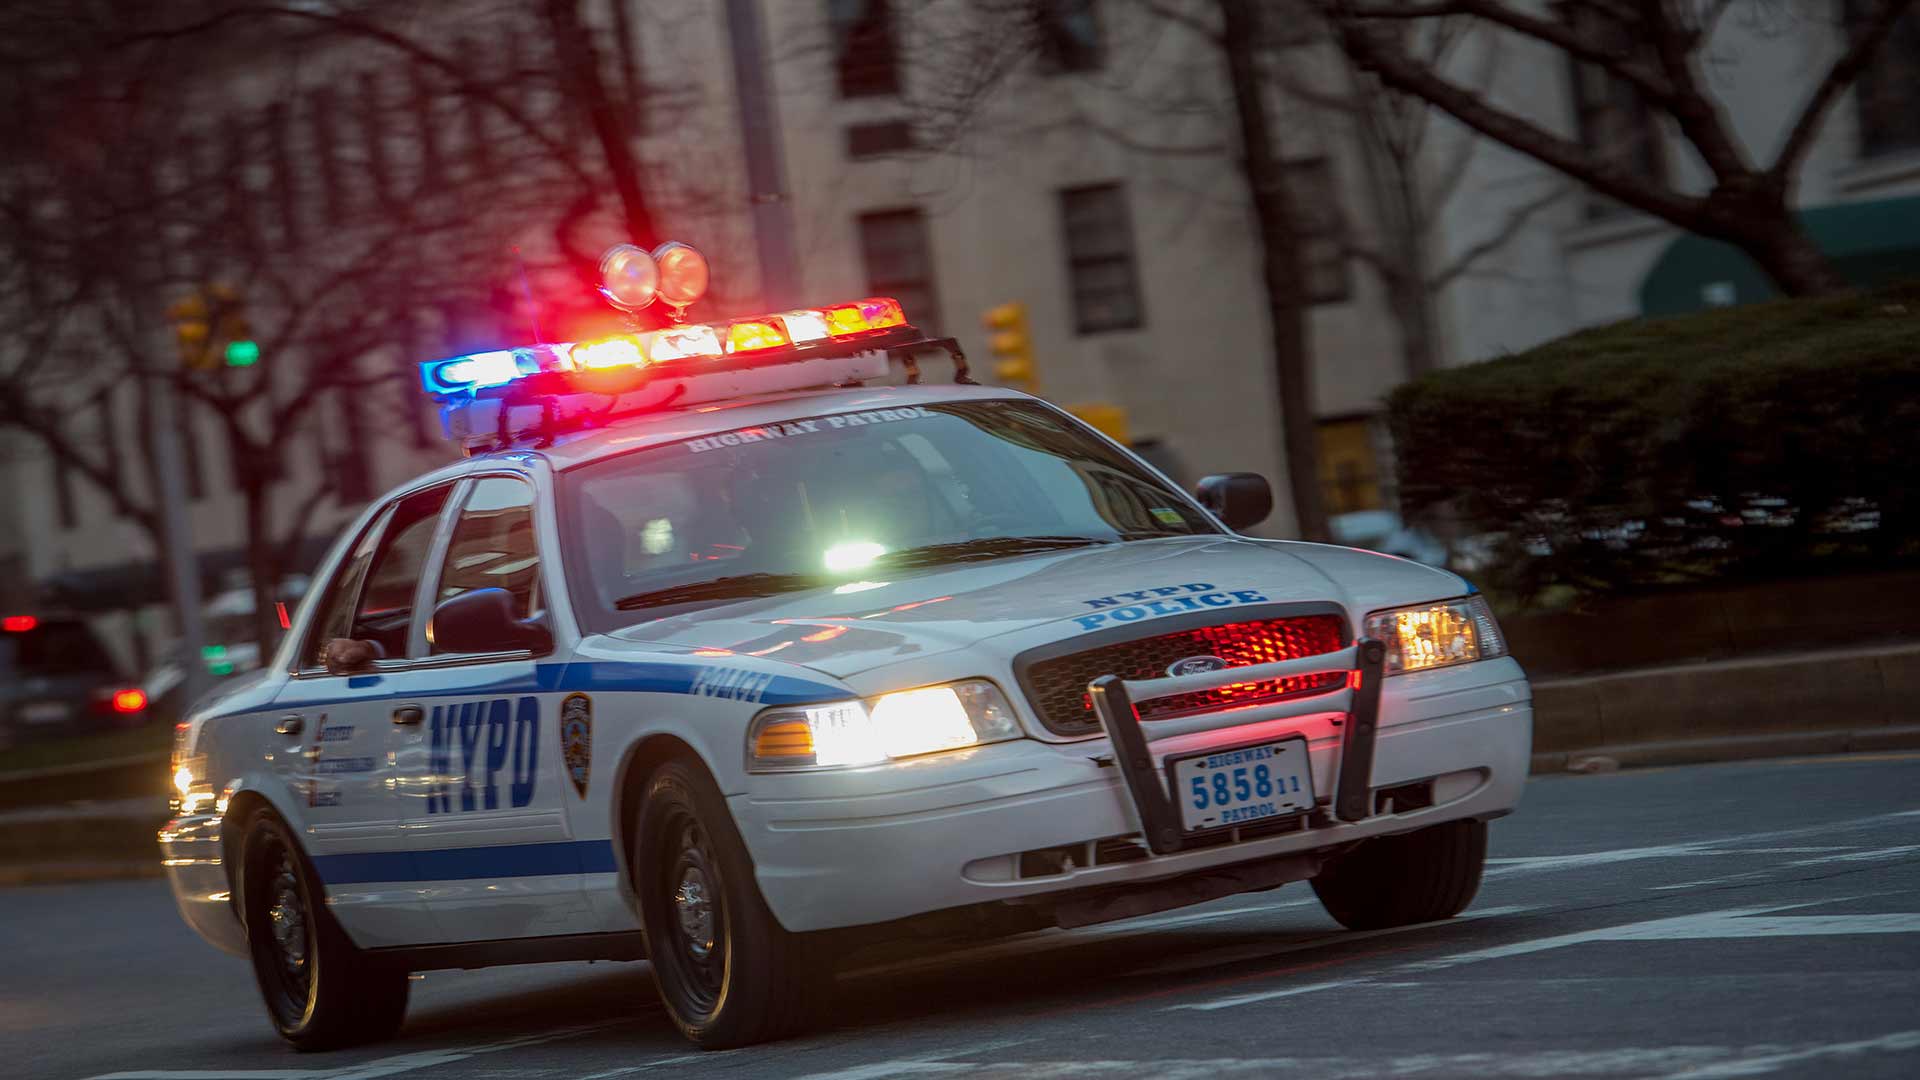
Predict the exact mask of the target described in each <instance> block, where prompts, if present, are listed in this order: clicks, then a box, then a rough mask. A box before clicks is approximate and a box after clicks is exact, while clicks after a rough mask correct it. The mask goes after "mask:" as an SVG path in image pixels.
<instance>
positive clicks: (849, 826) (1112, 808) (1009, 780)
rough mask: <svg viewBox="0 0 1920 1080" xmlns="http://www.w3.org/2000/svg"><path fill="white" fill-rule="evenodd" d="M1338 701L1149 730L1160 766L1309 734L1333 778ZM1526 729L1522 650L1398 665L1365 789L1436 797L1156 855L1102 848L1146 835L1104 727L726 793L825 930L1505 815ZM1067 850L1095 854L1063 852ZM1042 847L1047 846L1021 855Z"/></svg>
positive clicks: (800, 915)
mask: <svg viewBox="0 0 1920 1080" xmlns="http://www.w3.org/2000/svg"><path fill="white" fill-rule="evenodd" d="M1336 719H1340V718H1339V717H1335V716H1333V715H1330V714H1321V715H1309V716H1300V717H1294V718H1288V719H1281V720H1269V721H1264V722H1260V723H1252V724H1243V725H1238V726H1233V727H1222V728H1216V729H1213V730H1210V731H1204V732H1197V733H1193V734H1187V735H1181V736H1178V737H1176V738H1171V739H1166V740H1163V741H1160V742H1156V743H1154V744H1153V745H1152V753H1153V757H1154V759H1155V767H1156V768H1157V767H1158V765H1159V762H1160V759H1161V758H1163V757H1164V755H1165V754H1167V753H1169V752H1186V751H1191V750H1198V749H1205V748H1208V747H1218V746H1229V745H1237V744H1241V743H1248V742H1255V741H1260V740H1265V739H1272V738H1278V737H1281V736H1284V735H1289V734H1300V735H1305V736H1306V737H1307V740H1308V746H1309V753H1310V756H1311V759H1312V769H1313V780H1314V790H1315V791H1316V792H1318V793H1320V794H1321V795H1323V796H1325V795H1330V794H1331V793H1333V792H1334V790H1335V788H1336V783H1335V777H1336V773H1337V771H1338V769H1339V765H1340V746H1341V729H1340V727H1339V725H1337V724H1336V723H1335V720H1336ZM1532 741H1533V711H1532V704H1531V691H1530V690H1529V688H1528V685H1527V681H1526V677H1525V676H1524V674H1523V673H1522V672H1521V670H1520V666H1519V665H1518V664H1517V663H1515V662H1514V661H1513V660H1512V659H1511V658H1501V659H1497V660H1487V661H1482V662H1479V663H1473V664H1463V665H1460V666H1458V667H1453V668H1442V669H1439V670H1436V671H1429V672H1419V673H1415V674H1409V675H1398V676H1394V677H1392V678H1389V679H1386V680H1385V682H1384V685H1383V688H1382V690H1381V698H1380V706H1379V725H1378V729H1377V733H1376V741H1375V748H1374V756H1373V769H1372V777H1371V782H1370V789H1371V790H1370V792H1369V795H1370V799H1369V802H1370V803H1371V802H1373V801H1374V798H1372V797H1376V796H1378V794H1379V793H1381V792H1382V791H1383V790H1385V789H1405V788H1407V787H1408V786H1409V785H1419V784H1421V783H1423V782H1429V781H1430V782H1431V783H1430V787H1427V788H1426V789H1425V790H1426V791H1428V792H1429V794H1430V805H1424V806H1419V807H1418V808H1416V809H1407V810H1404V811H1401V810H1399V809H1398V808H1397V807H1395V808H1393V809H1384V808H1383V809H1382V810H1381V811H1380V812H1376V813H1372V814H1371V815H1370V816H1367V817H1365V818H1363V819H1362V820H1359V821H1354V822H1347V821H1338V820H1335V819H1333V818H1332V817H1330V816H1329V815H1325V814H1316V815H1314V816H1313V821H1312V823H1311V824H1310V825H1309V826H1308V827H1305V828H1299V829H1295V830H1294V831H1290V832H1283V833H1277V834H1270V835H1258V836H1255V837H1253V838H1248V839H1238V840H1234V841H1231V842H1225V843H1219V844H1215V845H1213V846H1207V847H1199V848H1193V849H1189V850H1184V851H1178V852H1173V853H1169V854H1163V855H1153V854H1149V853H1147V852H1145V851H1144V850H1141V851H1138V852H1133V853H1129V854H1128V855H1127V860H1128V861H1115V862H1100V861H1098V851H1099V850H1101V849H1102V848H1103V847H1105V848H1109V849H1111V848H1112V846H1113V845H1112V844H1108V845H1102V844H1101V843H1100V842H1102V841H1121V839H1122V838H1131V837H1137V836H1138V834H1140V833H1141V831H1142V827H1141V822H1140V820H1139V817H1138V815H1137V813H1136V811H1135V809H1134V804H1133V800H1132V799H1131V798H1130V797H1129V795H1128V792H1127V791H1126V789H1125V786H1124V784H1123V782H1122V778H1121V776H1120V772H1119V770H1118V769H1116V768H1115V767H1113V765H1112V763H1111V762H1112V757H1113V753H1114V751H1113V748H1112V746H1111V745H1110V744H1109V742H1108V740H1106V739H1104V738H1095V739H1087V740H1084V741H1081V742H1074V743H1043V742H1039V741H1037V740H1031V739H1027V740H1019V741H1015V742H1008V743H999V744H995V745H991V746H983V747H980V748H978V749H974V750H967V751H959V752H954V753H948V754H938V755H931V756H929V757H925V758H919V759H913V760H908V761H901V762H895V763H891V764H887V765H877V766H872V767H870V768H863V769H849V770H846V771H841V772H819V773H796V774H784V775H764V776H756V777H754V778H753V780H754V783H753V786H752V790H750V791H748V792H747V793H745V794H741V795H735V796H733V797H731V798H730V799H729V800H728V802H729V805H730V807H731V809H732V811H733V816H734V820H735V822H736V823H737V824H738V825H739V827H740V831H741V835H742V836H743V837H744V838H745V840H746V843H747V847H748V850H749V851H750V852H751V853H752V855H753V860H754V866H755V870H756V874H757V877H758V879H759V883H760V889H761V892H762V894H763V895H765V897H766V899H767V903H768V905H769V906H770V907H772V909H773V912H774V914H775V916H777V917H778V918H779V919H780V921H781V923H782V924H783V925H784V926H786V928H787V929H789V930H794V931H810V930H826V929H832V928H836V927H847V926H860V925H865V924H869V923H879V922H887V921H890V920H894V919H900V918H906V917H909V916H915V915H922V914H926V913H929V912H935V911H942V910H946V909H949V908H956V907H963V906H967V905H972V904H979V903H983V902H991V901H1009V900H1012V901H1027V902H1044V901H1045V899H1046V898H1047V897H1049V896H1051V895H1053V894H1060V893H1066V892H1073V891H1078V890H1083V889H1086V888H1089V887H1092V886H1106V885H1132V884H1138V883H1143V882H1150V881H1155V880H1158V879H1163V878H1171V877H1177V876H1180V875H1185V874H1190V873H1195V872H1198V871H1203V870H1209V869H1213V868H1216V867H1223V866H1231V865H1235V864H1241V863H1252V862H1262V861H1268V860H1274V859H1278V858H1280V857H1283V856H1288V855H1301V854H1307V853H1312V852H1316V851H1320V850H1323V849H1327V848H1331V847H1335V846H1338V845H1342V844H1347V843H1351V842H1352V841H1355V840H1360V839H1364V838H1367V837H1371V836H1380V835H1386V834H1390V833H1398V832H1407V831H1410V830H1413V829H1418V828H1423V827H1425V826H1428V825H1433V824H1437V823H1440V822H1443V821H1454V820H1460V819H1466V818H1482V819H1484V818H1491V817H1497V816H1499V815H1501V814H1504V813H1506V812H1508V811H1510V810H1512V809H1513V807H1514V806H1515V805H1516V804H1517V803H1518V802H1519V799H1520V792H1521V789H1522V787H1523V785H1524V784H1525V782H1526V777H1527V769H1528V764H1529V758H1530V754H1531V751H1532ZM1414 801H1415V802H1418V801H1419V800H1414ZM1121 846H1124V841H1122V845H1121ZM1061 850H1066V851H1068V852H1069V855H1068V856H1066V858H1067V859H1071V854H1070V852H1071V851H1073V850H1079V851H1083V852H1084V853H1085V857H1083V858H1079V859H1072V861H1065V859H1062V858H1060V857H1057V853H1058V852H1059V851H1061ZM1040 852H1048V853H1053V854H1051V855H1050V857H1049V858H1048V859H1047V860H1036V859H1034V858H1031V857H1028V858H1024V859H1023V854H1024V855H1028V856H1031V855H1032V854H1033V853H1040ZM1036 862H1040V863H1041V865H1040V866H1039V867H1038V869H1039V871H1040V872H1037V873H1036V872H1035V870H1036V865H1035V864H1036ZM1301 865H1302V866H1310V865H1311V863H1310V861H1303V862H1302V864H1301ZM1305 872H1306V873H1310V872H1311V870H1310V869H1309V870H1306V871H1305ZM1302 876H1304V875H1302Z"/></svg>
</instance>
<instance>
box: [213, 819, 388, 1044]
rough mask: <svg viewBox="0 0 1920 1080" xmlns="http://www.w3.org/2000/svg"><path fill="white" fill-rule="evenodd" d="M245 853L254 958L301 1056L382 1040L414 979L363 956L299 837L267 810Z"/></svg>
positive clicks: (265, 993)
mask: <svg viewBox="0 0 1920 1080" xmlns="http://www.w3.org/2000/svg"><path fill="white" fill-rule="evenodd" d="M243 836H244V839H243V840H242V846H241V849H240V850H241V870H242V872H243V874H244V875H245V876H244V878H243V879H242V881H243V887H242V891H241V901H242V909H243V914H244V916H245V921H246V932H247V951H248V953H249V954H250V956H251V957H252V960H253V974H254V978H255V979H256V980H257V981H258V982H259V984H260V996H261V997H262V998H263V999H264V1000H265V1002H266V1006H267V1016H268V1017H269V1018H270V1019H271V1020H272V1021H273V1026H274V1029H275V1030H276V1031H278V1032H279V1033H280V1037H281V1038H283V1039H285V1040H287V1041H288V1042H290V1043H292V1044H293V1045H294V1046H295V1047H297V1048H299V1049H301V1050H331V1049H336V1048H338V1047H343V1046H355V1045H358V1044H360V1043H367V1042H376V1041H378V1040H381V1039H385V1038H387V1037H389V1036H391V1035H392V1034H393V1033H394V1032H396V1031H398V1030H399V1029H400V1022H401V1021H402V1020H403V1019H405V1018H406V1014H407V973H406V972H405V971H402V970H400V969H398V968H393V967H389V966H387V965H384V964H381V963H379V962H377V961H376V960H374V959H373V958H372V957H369V956H367V955H366V954H365V953H363V952H361V951H360V950H358V949H356V948H354V946H353V943H352V942H351V941H349V940H348V939H347V935H346V931H344V930H342V929H340V925H339V924H338V923H336V922H334V920H333V916H332V915H330V914H328V913H327V909H326V907H325V904H324V900H323V897H324V895H325V894H324V893H323V892H322V891H321V888H320V882H319V879H318V878H317V877H315V875H314V873H313V868H312V866H311V865H309V864H308V862H307V860H306V857H305V856H304V855H302V854H301V852H300V846H299V844H297V843H296V842H295V841H294V839H293V834H292V832H291V831H289V830H288V828H287V826H286V824H285V823H284V822H282V821H281V820H280V819H279V817H277V816H275V815H274V814H273V813H271V812H268V811H262V812H261V813H259V814H257V815H255V816H254V818H253V819H252V820H251V821H250V822H248V824H247V827H246V830H245V832H244V834H243Z"/></svg>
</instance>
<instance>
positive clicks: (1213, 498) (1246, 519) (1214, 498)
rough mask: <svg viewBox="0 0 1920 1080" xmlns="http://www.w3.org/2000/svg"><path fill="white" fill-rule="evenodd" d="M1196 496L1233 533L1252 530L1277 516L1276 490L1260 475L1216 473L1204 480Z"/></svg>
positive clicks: (1196, 491)
mask: <svg viewBox="0 0 1920 1080" xmlns="http://www.w3.org/2000/svg"><path fill="white" fill-rule="evenodd" d="M1194 494H1195V495H1197V496H1198V497H1199V499H1200V505H1201V506H1204V507H1206V508H1207V509H1208V510H1211V511H1213V516H1214V517H1217V518H1219V519H1220V520H1221V521H1223V522H1225V523H1226V526H1227V528H1229V529H1234V530H1240V529H1247V528H1252V527H1253V526H1255V525H1258V524H1260V523H1261V522H1263V521H1265V520H1267V515H1268V514H1271V513H1273V489H1272V488H1270V487H1268V486H1267V478H1266V477H1264V476H1261V475H1260V474H1259V473H1250V472H1230V473H1216V474H1214V475H1212V476H1209V477H1206V478H1205V479H1203V480H1201V481H1200V486H1199V488H1197V489H1196V490H1195V492H1194Z"/></svg>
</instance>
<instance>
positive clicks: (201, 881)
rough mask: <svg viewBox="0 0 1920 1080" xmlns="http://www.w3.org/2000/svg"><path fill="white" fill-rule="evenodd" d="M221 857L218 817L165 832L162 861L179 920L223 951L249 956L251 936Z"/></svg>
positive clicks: (194, 817)
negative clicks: (245, 926)
mask: <svg viewBox="0 0 1920 1080" xmlns="http://www.w3.org/2000/svg"><path fill="white" fill-rule="evenodd" d="M222 854H223V853H222V851H221V845H220V816H219V815H218V814H185V815H182V816H180V817H177V818H174V819H173V820H172V821H169V822H167V824H166V826H165V827H164V828H162V829H161V830H160V861H161V865H162V866H164V867H165V868H166V871H167V884H168V885H170V886H172V887H173V901H174V903H175V904H177V905H179V908H180V917H181V918H182V919H185V920H186V922H187V925H188V926H191V927H193V929H194V932H195V933H198V934H199V935H200V936H201V937H203V938H206V939H207V940H208V941H209V942H211V943H213V944H214V945H216V946H218V947H219V948H221V949H222V950H224V951H226V952H230V953H233V954H234V955H235V956H245V955H246V952H247V938H246V931H245V930H244V929H242V928H241V925H240V915H239V913H238V912H237V911H236V910H235V908H234V906H233V901H232V887H231V886H230V885H229V884H228V882H227V871H226V867H225V866H224V865H223V864H222V861H221V859H222Z"/></svg>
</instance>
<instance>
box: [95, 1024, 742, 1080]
mask: <svg viewBox="0 0 1920 1080" xmlns="http://www.w3.org/2000/svg"><path fill="white" fill-rule="evenodd" d="M625 1023H628V1021H627V1020H624V1019H621V1020H603V1021H600V1022H599V1023H595V1024H579V1025H576V1026H574V1027H567V1028H558V1029H556V1030H553V1031H538V1032H533V1033H531V1034H527V1035H516V1036H514V1037H512V1038H509V1039H502V1040H500V1041H499V1042H492V1043H482V1044H480V1045H479V1046H462V1047H452V1048H449V1049H444V1050H415V1051H412V1052H410V1053H405V1054H395V1055H393V1056H391V1057H384V1058H376V1059H374V1060H373V1061H363V1062H361V1063H360V1064H358V1065H343V1066H340V1067H339V1068H334V1069H255V1070H247V1069H237V1070H236V1069H173V1070H161V1071H138V1072H116V1073H104V1074H102V1075H99V1076H95V1077H92V1078H91V1080H379V1078H381V1077H386V1076H398V1075H400V1074H401V1073H408V1072H414V1071H417V1070H419V1069H431V1068H434V1067H436V1066H440V1065H450V1064H452V1063H454V1062H456V1061H465V1060H467V1059H468V1058H470V1057H473V1056H475V1055H476V1054H491V1053H494V1052H496V1051H499V1050H515V1049H518V1048H520V1047H522V1046H538V1045H539V1044H541V1043H548V1042H555V1041H557V1040H560V1039H571V1038H574V1037H575V1036H579V1035H586V1034H589V1033H591V1032H595V1031H599V1030H601V1029H602V1028H609V1027H613V1026H614V1025H616V1024H625ZM707 1056H708V1057H712V1056H713V1055H707Z"/></svg>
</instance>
